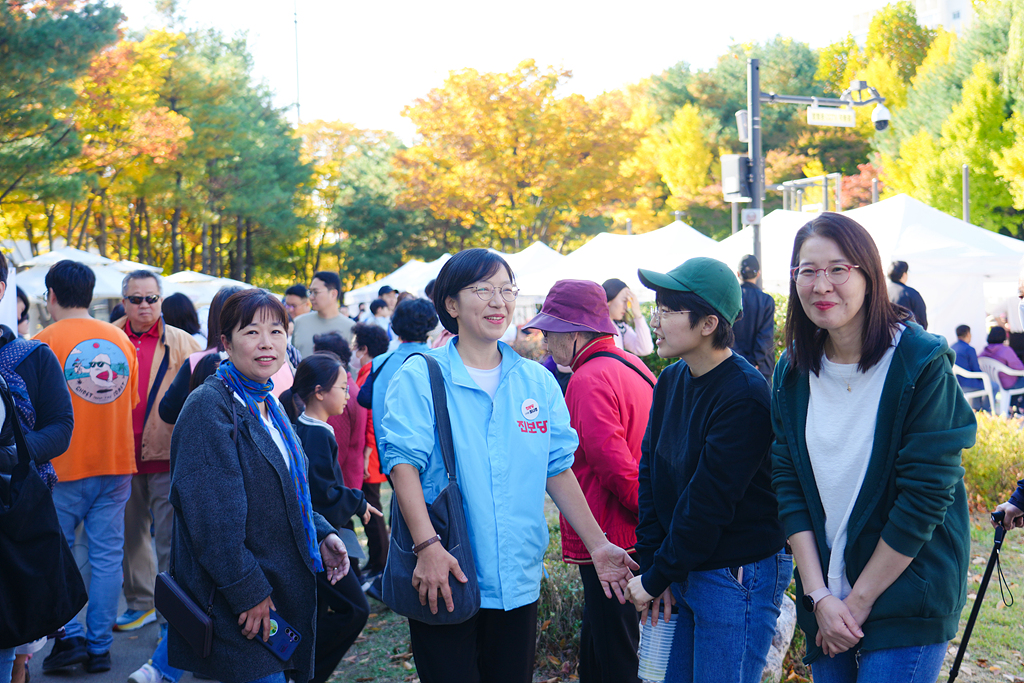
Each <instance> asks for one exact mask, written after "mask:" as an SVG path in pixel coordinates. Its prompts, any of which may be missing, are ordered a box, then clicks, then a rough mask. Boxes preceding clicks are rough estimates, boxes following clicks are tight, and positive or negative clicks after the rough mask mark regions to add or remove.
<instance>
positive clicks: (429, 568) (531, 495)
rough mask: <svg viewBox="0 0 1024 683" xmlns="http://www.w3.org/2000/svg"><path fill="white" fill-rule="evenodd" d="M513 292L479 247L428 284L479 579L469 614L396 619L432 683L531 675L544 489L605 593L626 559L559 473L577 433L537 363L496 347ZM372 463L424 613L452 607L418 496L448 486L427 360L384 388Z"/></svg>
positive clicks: (503, 266)
mask: <svg viewBox="0 0 1024 683" xmlns="http://www.w3.org/2000/svg"><path fill="white" fill-rule="evenodd" d="M518 294H519V290H518V289H517V288H516V286H515V277H514V276H513V274H512V270H511V269H510V268H509V266H508V264H507V263H506V262H505V261H504V259H502V258H501V257H500V256H498V255H496V254H494V253H492V252H488V251H487V250H484V249H470V250H467V251H463V252H460V253H459V254H456V255H455V256H454V257H452V258H451V259H450V260H449V261H448V262H447V263H446V264H445V266H444V268H442V269H441V272H440V273H439V274H438V276H437V281H436V283H435V285H434V305H435V307H436V308H437V312H438V316H439V317H440V319H441V323H442V324H443V325H444V327H445V329H447V330H448V331H449V332H452V333H453V334H457V335H458V336H457V337H455V338H454V339H453V340H452V342H451V343H449V344H447V345H446V346H445V347H443V348H440V349H434V350H432V351H431V352H430V355H431V356H432V357H434V358H435V359H436V360H437V362H438V364H439V365H440V366H441V372H442V375H443V376H444V382H445V391H446V393H447V401H448V411H449V413H450V414H451V423H452V432H453V434H452V436H453V440H454V442H455V459H456V469H457V474H458V480H459V485H460V489H461V492H462V495H463V498H464V506H465V512H466V518H467V522H468V527H469V536H470V541H471V544H472V548H473V554H474V560H475V563H476V573H477V580H478V582H479V585H480V597H481V601H480V602H481V609H480V611H479V612H478V613H477V614H476V615H475V616H474V617H472V618H471V619H469V620H468V621H466V622H463V623H461V624H457V625H454V626H432V625H427V624H424V623H422V622H419V621H416V620H414V619H410V620H409V631H410V634H411V637H412V638H411V639H412V650H413V656H414V657H415V660H416V671H417V674H418V675H419V677H420V680H421V681H423V683H433V682H435V681H454V680H457V681H489V682H491V681H493V682H497V683H500V682H503V681H508V682H509V683H512V682H515V683H528V682H529V681H531V680H532V672H533V663H534V656H535V642H536V630H537V601H538V599H539V597H540V580H541V573H542V569H543V564H542V563H543V558H544V551H545V550H546V549H547V545H548V532H547V521H546V520H545V517H544V492H545V490H546V491H547V493H548V494H549V495H550V496H551V498H552V499H553V500H554V501H555V504H556V505H558V507H559V509H560V510H561V511H562V514H563V515H565V517H566V519H567V520H569V523H570V524H572V526H573V528H574V529H576V531H577V532H578V533H579V535H580V537H581V538H582V539H583V541H584V543H585V544H586V546H587V550H588V551H589V552H590V555H591V557H593V558H594V564H595V567H596V568H597V570H598V575H599V576H600V578H601V579H602V583H603V584H604V586H605V593H606V594H607V596H608V598H609V599H611V597H612V594H613V592H614V594H615V596H616V597H617V598H618V600H619V602H623V601H624V598H623V597H622V590H623V589H624V588H625V586H626V582H627V581H628V579H629V577H630V576H631V572H630V569H636V568H637V565H636V564H635V563H634V562H633V561H632V560H631V559H630V558H629V556H628V555H627V554H626V552H625V551H624V550H623V549H622V548H619V547H617V546H615V545H613V544H611V543H609V542H608V540H607V539H606V538H605V537H604V534H603V533H602V532H601V528H600V527H599V526H598V524H597V522H596V521H595V520H594V517H593V515H592V514H591V513H590V509H589V507H587V502H586V499H585V498H584V497H583V493H582V492H581V491H580V486H579V483H578V482H577V481H576V477H575V475H574V474H573V473H572V469H571V466H572V462H573V453H574V452H575V451H576V447H577V444H578V438H577V436H576V432H575V431H574V430H573V429H572V428H571V427H570V426H569V413H568V410H567V408H566V405H565V400H564V399H563V398H562V392H561V390H560V389H559V388H558V384H557V383H556V382H555V380H554V378H553V377H552V376H551V373H549V372H548V371H547V370H545V369H544V368H543V367H542V366H541V365H539V364H538V363H534V362H532V361H528V360H525V359H523V358H522V357H520V356H519V354H517V353H516V352H515V351H513V350H512V348H511V347H509V346H508V345H506V344H504V343H501V342H499V339H500V338H501V336H502V335H503V334H504V333H505V330H506V329H508V325H509V323H510V322H511V320H512V311H513V309H514V308H515V301H516V297H517V296H518ZM385 408H386V411H387V412H386V414H385V416H384V419H383V421H382V431H383V435H382V439H381V441H382V444H383V450H382V452H381V462H382V465H383V468H384V471H385V472H389V473H390V475H391V480H392V483H393V485H394V489H395V496H396V497H397V500H398V504H399V508H400V510H401V514H402V516H403V518H404V519H405V521H406V524H407V526H408V527H409V530H410V531H411V532H412V538H413V542H414V543H415V544H416V545H417V546H423V547H422V549H421V550H420V551H419V552H418V554H417V563H416V569H415V571H414V573H413V579H412V583H413V586H414V587H415V588H416V589H417V590H418V591H419V594H420V602H421V603H422V604H424V605H427V604H429V606H430V610H431V612H433V613H435V614H436V613H437V610H438V609H448V610H449V611H453V609H454V605H453V603H452V595H451V590H450V589H449V587H448V575H449V573H450V574H452V575H453V576H454V577H455V578H456V579H457V580H459V581H462V582H465V581H466V580H467V578H466V576H465V574H464V573H463V571H462V569H461V568H460V567H459V564H458V561H457V560H456V559H455V558H454V557H452V556H451V555H450V554H449V553H448V552H447V551H446V550H445V549H444V547H443V546H442V545H441V544H440V543H431V544H428V545H424V543H425V542H427V541H428V540H430V539H433V538H434V537H435V536H436V535H437V532H436V531H435V529H434V528H433V526H432V525H431V523H430V518H429V516H428V514H427V507H426V506H427V504H429V503H430V502H432V501H433V500H434V499H435V498H436V497H437V495H438V494H439V493H440V492H441V490H442V489H443V488H444V487H445V486H446V485H447V478H446V476H445V470H444V463H443V460H442V457H441V451H440V447H439V445H438V443H437V438H436V436H435V429H434V409H433V402H432V400H431V393H430V382H429V379H428V376H427V369H426V363H425V362H424V361H423V360H422V359H413V360H411V361H409V362H407V363H405V364H404V365H403V366H402V368H401V369H400V370H399V371H398V372H397V373H396V374H395V376H394V378H393V379H392V380H391V383H390V385H389V386H388V391H387V396H386V398H385Z"/></svg>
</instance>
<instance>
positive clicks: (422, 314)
mask: <svg viewBox="0 0 1024 683" xmlns="http://www.w3.org/2000/svg"><path fill="white" fill-rule="evenodd" d="M435 327H437V312H436V311H434V304H432V303H430V302H429V301H427V300H426V299H406V300H405V301H402V302H401V303H399V304H398V306H396V307H395V312H394V314H392V316H391V329H392V330H394V332H395V334H397V335H398V337H399V338H400V339H401V340H402V341H407V342H425V341H427V335H429V334H430V332H431V331H432V330H433V329H434V328H435Z"/></svg>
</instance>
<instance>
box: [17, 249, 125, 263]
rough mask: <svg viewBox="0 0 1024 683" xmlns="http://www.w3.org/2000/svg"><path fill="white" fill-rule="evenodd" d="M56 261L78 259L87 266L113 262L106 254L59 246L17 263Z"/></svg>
mask: <svg viewBox="0 0 1024 683" xmlns="http://www.w3.org/2000/svg"><path fill="white" fill-rule="evenodd" d="M57 261H78V262H79V263H84V264H85V265H87V266H109V265H110V264H112V263H114V260H113V259H109V258H107V257H106V256H100V255H99V254H93V253H92V252H89V251H82V250H81V249H75V248H74V247H61V248H60V249H54V250H53V251H48V252H46V253H45V254H40V255H39V256H36V257H34V258H30V259H28V260H27V261H22V262H21V263H20V264H19V265H22V266H52V265H53V264H54V263H57Z"/></svg>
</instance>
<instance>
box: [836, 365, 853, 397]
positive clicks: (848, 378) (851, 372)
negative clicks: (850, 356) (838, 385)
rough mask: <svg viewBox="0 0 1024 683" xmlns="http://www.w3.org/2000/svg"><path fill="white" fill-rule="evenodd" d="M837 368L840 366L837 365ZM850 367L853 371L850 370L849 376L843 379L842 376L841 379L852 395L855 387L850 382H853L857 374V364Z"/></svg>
mask: <svg viewBox="0 0 1024 683" xmlns="http://www.w3.org/2000/svg"><path fill="white" fill-rule="evenodd" d="M837 367H839V365H838V364H837ZM850 367H851V368H852V369H851V370H850V372H849V374H847V375H846V377H842V376H841V377H840V379H842V380H843V381H844V382H846V390H847V391H849V392H851V393H852V392H853V386H852V385H851V384H850V380H852V379H853V377H854V375H856V374H857V364H856V363H854V364H853V365H851V366H850Z"/></svg>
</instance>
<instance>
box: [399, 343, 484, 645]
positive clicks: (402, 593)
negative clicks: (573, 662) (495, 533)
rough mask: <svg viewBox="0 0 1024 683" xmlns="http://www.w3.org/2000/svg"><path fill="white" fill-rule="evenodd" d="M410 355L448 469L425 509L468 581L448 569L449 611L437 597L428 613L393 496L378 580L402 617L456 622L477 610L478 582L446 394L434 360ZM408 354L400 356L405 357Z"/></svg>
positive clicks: (407, 534) (432, 622)
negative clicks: (424, 380) (420, 371)
mask: <svg viewBox="0 0 1024 683" xmlns="http://www.w3.org/2000/svg"><path fill="white" fill-rule="evenodd" d="M415 356H422V357H423V360H425V361H426V362H427V372H428V373H429V375H430V393H431V396H432V398H433V402H434V417H435V419H436V422H437V433H438V438H439V439H440V440H441V454H442V456H443V457H444V468H445V470H446V471H447V473H448V486H446V487H445V488H444V490H443V491H441V493H440V494H438V496H437V499H435V500H434V502H433V503H431V504H430V505H428V506H427V511H428V512H429V513H430V522H431V524H433V525H434V531H436V532H437V535H438V536H440V537H441V541H440V542H441V544H442V545H443V546H444V549H445V550H447V551H448V552H449V553H450V554H451V555H452V557H454V558H455V559H456V560H458V561H459V567H461V568H462V571H463V572H464V573H465V574H466V576H467V577H468V578H469V581H467V582H466V583H461V582H460V581H458V580H456V579H455V577H453V576H452V575H451V574H449V575H448V586H449V588H450V589H451V591H452V603H453V604H454V605H455V611H454V612H449V611H448V609H447V608H446V607H445V605H444V602H442V601H438V602H439V604H438V609H437V614H431V613H430V606H429V605H421V604H420V594H419V592H418V591H417V590H416V589H415V588H413V585H412V573H413V570H415V569H416V554H415V553H414V552H413V551H412V549H413V546H414V545H415V544H414V542H413V538H412V533H411V532H410V531H409V527H408V526H406V524H405V519H403V517H402V512H401V509H400V508H399V506H398V496H394V497H393V498H392V507H391V545H390V547H389V548H388V563H387V566H386V567H385V568H384V577H383V580H382V581H383V593H384V603H385V604H386V605H387V606H388V607H390V608H391V609H392V611H394V612H397V613H398V614H401V615H402V616H404V617H408V618H410V619H415V620H416V621H421V622H423V623H425V624H430V625H431V626H446V625H451V624H461V623H462V622H464V621H466V620H467V619H469V618H470V617H472V616H473V615H474V614H476V613H477V611H479V609H480V586H479V584H478V583H477V579H476V563H475V562H474V561H473V549H472V547H471V546H470V543H469V529H468V527H467V526H466V513H465V509H464V508H463V507H462V492H461V491H460V490H459V482H458V481H457V479H456V475H455V444H454V441H453V440H452V425H451V420H450V418H449V416H448V399H447V395H446V394H445V390H444V378H442V377H441V367H440V366H439V365H438V364H437V361H436V360H434V359H433V358H431V357H430V356H426V355H424V354H422V353H414V354H412V355H410V356H409V358H414V357H415ZM409 358H406V359H405V360H406V361H408V360H409ZM403 362H405V361H403Z"/></svg>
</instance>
